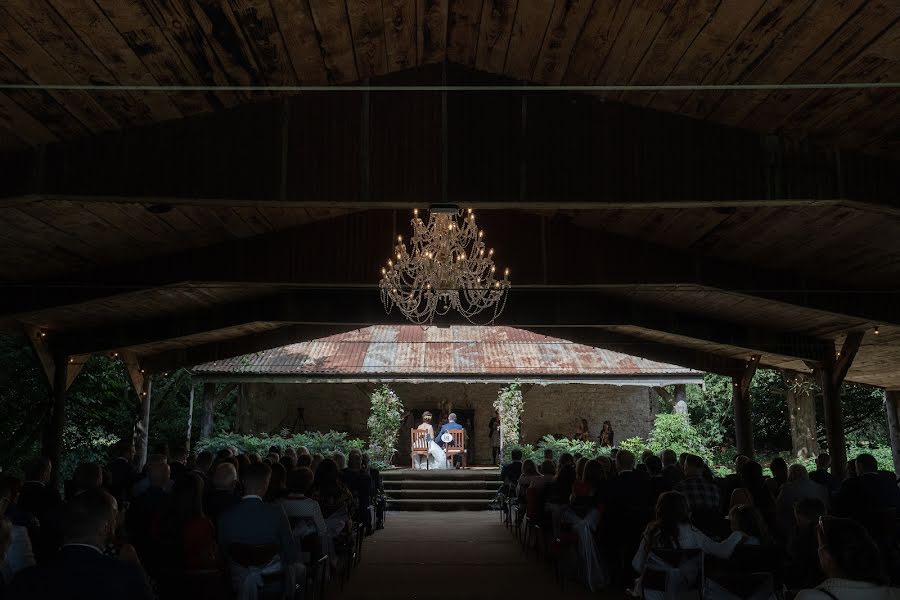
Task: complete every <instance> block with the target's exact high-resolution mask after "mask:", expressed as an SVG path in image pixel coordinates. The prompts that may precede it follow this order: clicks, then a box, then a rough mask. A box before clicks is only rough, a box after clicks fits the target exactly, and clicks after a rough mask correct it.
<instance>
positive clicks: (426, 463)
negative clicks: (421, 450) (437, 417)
mask: <svg viewBox="0 0 900 600" xmlns="http://www.w3.org/2000/svg"><path fill="white" fill-rule="evenodd" d="M447 418H448V419H449V422H448V423H446V424H445V425H444V426H443V427H441V431H440V433H438V435H437V437H436V438H435V435H434V427H432V426H431V413H430V412H428V411H425V412H424V413H422V424H421V425H419V426H418V427H416V431H417V432H421V433H420V434H418V435H419V436H420V437H419V440H422V439H423V438H424V441H425V442H427V443H428V454H427V455H425V456H422V455H421V454H416V455H415V458H414V461H413V468H414V469H450V468H452V467H451V465H450V464H449V463H448V461H447V453H446V452H445V451H444V446H445V442H444V441H443V440H442V439H441V438H442V437H443V435H444V434H445V433H447V432H449V431H452V430H455V429H462V428H463V426H462V425H460V424H459V423H457V422H456V414H455V413H450V415H449V416H448V417H447Z"/></svg>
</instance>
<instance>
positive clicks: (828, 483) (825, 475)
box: [809, 452, 838, 492]
mask: <svg viewBox="0 0 900 600" xmlns="http://www.w3.org/2000/svg"><path fill="white" fill-rule="evenodd" d="M829 468H831V456H829V455H828V454H826V453H825V452H822V453H821V454H819V455H818V456H817V457H816V470H815V471H813V472H812V473H810V474H809V478H810V480H812V481H815V482H816V483H818V484H819V485H824V486H825V487H826V489H828V491H829V492H836V491H837V489H838V481H837V480H836V479H835V478H834V476H833V475H832V474H831V473H829V471H828V469H829Z"/></svg>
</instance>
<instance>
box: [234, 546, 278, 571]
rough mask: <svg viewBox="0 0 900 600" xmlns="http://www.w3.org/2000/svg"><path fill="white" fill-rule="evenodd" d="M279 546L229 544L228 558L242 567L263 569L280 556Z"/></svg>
mask: <svg viewBox="0 0 900 600" xmlns="http://www.w3.org/2000/svg"><path fill="white" fill-rule="evenodd" d="M280 552H281V548H280V547H279V546H278V545H277V544H238V543H234V544H229V545H228V556H230V557H231V560H233V561H234V562H236V563H237V564H239V565H241V566H242V567H247V568H250V567H262V566H264V565H267V564H269V563H270V562H271V561H272V559H273V558H275V557H276V556H278V555H279V553H280Z"/></svg>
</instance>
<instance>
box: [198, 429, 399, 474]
mask: <svg viewBox="0 0 900 600" xmlns="http://www.w3.org/2000/svg"><path fill="white" fill-rule="evenodd" d="M272 446H280V447H281V448H282V449H284V448H288V447H290V448H296V447H298V446H305V447H306V448H307V449H309V452H310V454H316V453H318V454H321V455H323V456H328V455H330V454H334V453H335V452H343V453H344V454H347V453H349V452H350V450H360V451H365V447H366V443H365V442H364V441H363V440H361V439H359V438H351V437H348V435H347V434H346V433H343V432H339V431H329V432H328V433H320V432H318V431H313V432H309V433H297V434H289V433H286V432H285V434H282V435H272V436H270V435H268V434H265V433H263V434H259V435H252V434H240V433H220V434H217V435H214V436H211V437H208V438H203V439H201V440H200V441H198V442H197V446H196V450H197V452H202V451H203V450H209V451H210V452H218V451H219V450H221V449H222V448H235V449H237V451H238V452H241V453H244V454H248V453H251V452H254V453H256V454H259V455H260V456H265V455H266V454H268V453H269V448H270V447H272ZM371 458H372V462H373V466H376V467H377V466H378V465H375V464H374V459H375V457H371ZM378 468H381V467H378Z"/></svg>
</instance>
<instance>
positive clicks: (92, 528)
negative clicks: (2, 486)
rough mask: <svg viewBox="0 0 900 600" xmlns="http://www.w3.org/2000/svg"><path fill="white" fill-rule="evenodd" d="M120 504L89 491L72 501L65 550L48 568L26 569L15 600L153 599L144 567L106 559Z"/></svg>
mask: <svg viewBox="0 0 900 600" xmlns="http://www.w3.org/2000/svg"><path fill="white" fill-rule="evenodd" d="M116 511H117V507H116V500H115V498H113V497H112V496H111V495H110V494H108V493H107V492H105V491H103V490H89V491H86V492H83V493H81V494H79V495H78V496H76V497H74V498H73V499H72V500H71V501H69V502H68V503H67V505H66V507H65V509H64V512H63V518H62V530H63V546H62V548H61V549H60V551H59V553H58V554H57V555H56V556H55V557H54V558H53V559H51V560H50V561H49V562H48V563H47V564H45V565H41V566H37V567H30V568H28V569H25V570H24V571H22V572H21V573H19V574H18V575H16V577H15V579H14V580H13V582H12V585H10V587H9V589H8V597H9V598H10V599H12V600H19V599H22V600H26V599H27V600H32V599H37V598H67V599H69V600H107V599H108V600H113V599H116V600H117V599H119V598H129V599H136V600H140V599H142V598H143V599H146V600H149V599H150V598H152V597H153V595H152V594H151V592H150V589H149V587H148V586H147V580H146V577H145V575H144V573H143V571H142V570H141V568H140V567H139V566H137V565H135V564H134V563H131V562H127V561H124V560H116V559H114V558H110V557H108V556H104V555H103V548H104V546H105V545H106V541H107V539H108V538H109V536H110V535H111V532H112V531H113V530H114V529H115V526H116Z"/></svg>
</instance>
